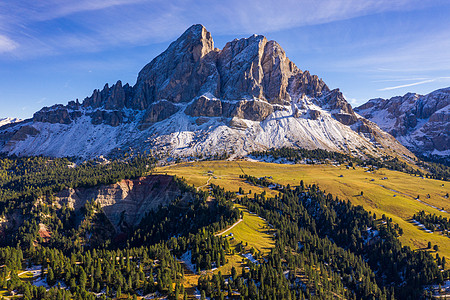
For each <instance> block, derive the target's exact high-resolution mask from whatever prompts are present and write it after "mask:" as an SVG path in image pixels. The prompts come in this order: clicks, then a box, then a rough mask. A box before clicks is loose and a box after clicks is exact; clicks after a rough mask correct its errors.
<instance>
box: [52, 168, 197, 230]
mask: <svg viewBox="0 0 450 300" xmlns="http://www.w3.org/2000/svg"><path fill="white" fill-rule="evenodd" d="M179 196H183V199H182V201H189V200H190V199H191V198H190V194H189V193H184V194H183V193H182V192H181V190H180V188H179V186H178V185H177V183H176V182H175V181H174V180H173V177H172V176H167V175H153V176H147V177H142V178H139V179H134V180H122V181H119V182H118V183H115V184H111V185H105V186H100V187H92V188H76V189H67V190H63V191H61V192H59V193H57V194H56V195H55V197H54V199H55V201H56V203H58V204H59V205H65V206H68V207H70V208H72V209H75V210H79V209H80V208H81V207H83V206H84V204H85V203H86V201H96V202H98V203H99V204H100V206H101V207H102V209H103V212H104V213H105V215H106V217H107V218H108V220H109V221H110V222H111V224H112V225H113V226H114V228H115V229H116V231H117V232H120V231H121V230H123V229H125V228H129V227H133V226H136V225H138V224H139V222H140V220H141V219H142V217H144V216H145V214H146V213H147V212H149V211H150V210H153V209H156V208H157V207H158V206H159V205H161V206H165V205H167V204H169V203H170V202H172V201H173V200H175V199H176V198H177V197H179Z"/></svg>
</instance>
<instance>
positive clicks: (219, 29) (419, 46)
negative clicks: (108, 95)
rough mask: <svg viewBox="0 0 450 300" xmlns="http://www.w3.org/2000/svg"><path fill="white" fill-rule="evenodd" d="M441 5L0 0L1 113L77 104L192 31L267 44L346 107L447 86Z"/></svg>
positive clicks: (445, 14)
mask: <svg viewBox="0 0 450 300" xmlns="http://www.w3.org/2000/svg"><path fill="white" fill-rule="evenodd" d="M449 16H450V1H447V0H446V1H441V0H428V1H427V0H421V1H417V0H364V1H361V0H322V1H318V0H295V1H269V0H258V1H256V0H251V1H242V0H241V1H239V0H231V1H224V0H220V1H218V0H208V1H203V0H197V1H190V0H174V1H167V0H165V1H159V0H96V1H92V0H77V1H69V0H39V1H36V0H21V1H17V0H6V1H5V0H4V1H2V2H0V118H2V117H19V118H29V117H31V116H32V115H33V113H34V112H35V111H37V110H39V109H40V108H41V107H43V106H51V105H53V104H56V103H63V104H66V103H67V102H68V101H70V100H74V99H76V98H78V99H80V101H82V100H83V99H84V98H85V97H86V96H89V95H91V93H92V91H93V89H95V88H102V87H103V85H104V84H105V83H109V84H112V83H115V82H116V81H117V80H122V82H123V83H126V82H128V83H130V84H132V85H133V84H134V83H135V81H136V77H137V73H138V72H139V70H140V69H141V68H142V67H143V66H144V65H145V64H147V63H148V62H150V61H151V60H152V59H153V58H154V57H155V56H156V55H158V54H159V53H161V52H162V51H164V50H165V49H166V47H167V46H168V45H169V43H170V42H171V41H173V40H174V39H176V38H177V37H178V36H179V35H181V34H182V33H183V32H184V30H185V29H187V28H188V27H189V26H191V25H192V24H197V23H201V24H203V25H204V26H205V27H206V28H207V29H208V30H209V31H210V32H211V34H212V36H213V39H214V41H215V45H216V47H218V48H222V47H223V46H224V45H225V43H226V42H227V41H230V40H232V39H234V38H240V37H248V36H250V35H251V34H253V33H257V34H263V35H265V36H266V37H267V38H268V39H270V40H276V41H277V42H278V43H280V45H281V46H282V47H283V48H284V50H285V51H286V53H287V55H288V57H289V58H290V59H291V60H292V61H293V62H294V63H295V64H296V65H297V66H298V67H299V68H300V69H302V70H309V71H310V72H311V73H313V74H317V75H318V76H319V77H321V78H322V79H323V80H324V81H325V82H326V83H327V84H328V86H329V87H330V88H340V89H341V91H342V92H343V93H344V95H345V96H346V98H347V100H348V101H349V102H350V103H351V104H352V105H354V106H356V105H359V104H362V103H364V102H366V101H367V100H368V99H371V98H376V97H383V98H386V97H392V96H396V95H403V94H405V93H407V92H417V93H421V94H426V93H428V92H431V91H433V90H436V89H439V88H443V87H448V86H450V18H449Z"/></svg>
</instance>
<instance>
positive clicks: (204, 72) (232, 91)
mask: <svg viewBox="0 0 450 300" xmlns="http://www.w3.org/2000/svg"><path fill="white" fill-rule="evenodd" d="M282 146H288V147H303V148H308V149H313V148H322V149H327V150H333V151H341V152H347V153H351V154H354V155H365V154H371V155H375V156H379V155H383V154H386V153H387V154H391V155H401V156H405V157H412V156H413V154H412V153H410V152H409V151H408V150H407V149H406V148H404V147H403V146H402V145H401V144H400V143H398V142H397V141H396V140H395V139H394V138H393V137H392V136H391V135H389V134H387V133H385V132H383V131H382V130H380V128H379V127H378V126H377V125H375V124H374V123H372V122H370V121H368V120H366V119H364V118H363V117H361V116H359V115H358V114H356V113H355V112H354V111H353V109H352V107H351V106H350V104H348V102H347V101H346V100H345V98H344V96H343V95H342V93H341V92H340V91H339V90H338V89H335V90H331V89H330V88H329V87H328V86H327V85H326V84H325V83H324V82H323V81H322V80H321V79H320V78H319V77H318V76H316V75H311V74H310V73H309V72H308V71H302V70H300V69H299V68H298V67H297V66H296V65H295V64H294V63H293V62H292V61H290V60H289V58H287V57H286V54H285V52H284V50H283V49H282V48H281V46H280V45H279V44H278V43H277V42H275V41H268V40H267V39H266V38H265V37H264V36H260V35H253V36H250V37H249V38H243V39H235V40H233V41H231V42H229V43H227V44H226V45H225V47H224V48H223V49H221V50H220V49H217V48H215V47H214V42H213V39H212V37H211V34H210V33H209V32H208V31H207V30H206V29H205V28H204V27H203V26H202V25H193V26H192V27H190V28H189V29H188V30H186V32H184V33H183V34H182V35H181V36H180V37H179V38H178V39H177V40H176V41H174V42H173V43H172V44H170V46H169V47H168V48H167V50H166V51H164V52H163V53H162V54H160V55H159V56H157V57H156V58H155V59H153V60H152V61H151V62H150V63H149V64H147V65H146V66H145V67H144V68H143V69H142V70H141V71H140V72H139V75H138V78H137V81H136V84H135V85H134V86H130V85H129V84H125V85H123V84H122V82H121V81H118V82H117V83H116V84H114V85H112V86H109V85H108V84H106V85H105V86H104V88H103V89H102V90H95V91H94V92H93V94H92V95H91V96H90V97H87V98H85V99H84V101H82V103H80V102H79V101H78V100H77V101H71V102H69V103H68V104H67V105H60V104H59V105H54V106H52V107H45V108H43V109H42V110H40V111H38V112H36V113H35V114H34V116H33V118H32V119H30V120H27V121H24V122H21V123H19V124H17V125H15V126H12V127H8V128H6V129H2V130H0V151H2V152H6V153H9V154H17V155H34V154H43V155H48V156H82V157H85V158H89V157H94V156H98V155H106V154H110V155H113V154H114V153H118V152H119V153H120V152H123V151H129V150H130V149H136V150H138V151H145V150H147V151H148V150H150V151H153V152H158V153H161V154H164V155H167V156H170V157H181V156H183V157H194V156H200V155H203V156H204V155H214V154H223V153H225V152H226V153H228V154H234V155H245V154H246V153H248V152H250V151H253V150H263V149H267V148H272V147H282Z"/></svg>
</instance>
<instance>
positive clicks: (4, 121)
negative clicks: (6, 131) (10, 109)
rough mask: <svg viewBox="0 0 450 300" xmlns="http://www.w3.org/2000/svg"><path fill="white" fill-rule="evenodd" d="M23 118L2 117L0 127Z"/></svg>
mask: <svg viewBox="0 0 450 300" xmlns="http://www.w3.org/2000/svg"><path fill="white" fill-rule="evenodd" d="M20 121H22V120H20V119H17V118H0V127H2V126H5V125H8V124H11V123H17V122H20Z"/></svg>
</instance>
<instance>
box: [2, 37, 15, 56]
mask: <svg viewBox="0 0 450 300" xmlns="http://www.w3.org/2000/svg"><path fill="white" fill-rule="evenodd" d="M17 46H18V44H17V43H16V42H14V41H13V40H11V39H10V38H8V37H7V36H4V35H1V34H0V53H5V52H11V51H13V50H14V49H16V48H17Z"/></svg>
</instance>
